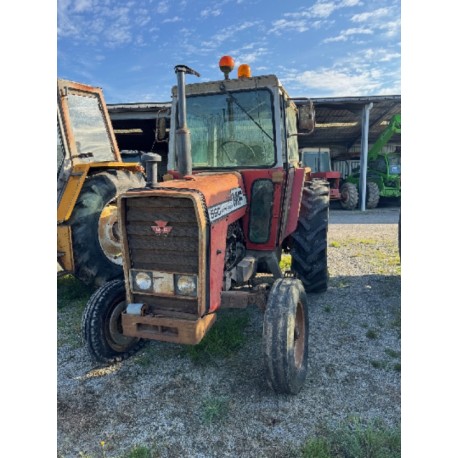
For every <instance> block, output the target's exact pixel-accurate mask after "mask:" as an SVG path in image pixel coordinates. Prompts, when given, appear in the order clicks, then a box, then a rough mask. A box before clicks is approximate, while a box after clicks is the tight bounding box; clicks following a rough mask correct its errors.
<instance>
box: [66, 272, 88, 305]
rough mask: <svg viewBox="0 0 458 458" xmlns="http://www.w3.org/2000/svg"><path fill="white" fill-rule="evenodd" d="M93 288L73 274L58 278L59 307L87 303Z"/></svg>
mask: <svg viewBox="0 0 458 458" xmlns="http://www.w3.org/2000/svg"><path fill="white" fill-rule="evenodd" d="M91 294H92V289H91V288H89V287H88V286H86V285H85V284H84V283H83V282H81V281H80V280H78V279H77V278H76V277H74V276H73V275H64V276H63V277H60V278H58V279H57V308H58V309H62V308H64V307H68V306H69V305H77V306H78V305H80V306H81V305H82V304H84V305H86V302H87V301H88V299H89V297H90V296H91Z"/></svg>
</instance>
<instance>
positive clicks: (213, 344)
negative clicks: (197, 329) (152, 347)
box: [184, 310, 249, 364]
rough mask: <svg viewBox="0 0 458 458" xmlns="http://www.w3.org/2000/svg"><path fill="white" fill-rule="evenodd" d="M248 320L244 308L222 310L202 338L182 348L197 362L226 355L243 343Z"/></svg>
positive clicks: (200, 362) (201, 362)
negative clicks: (195, 343)
mask: <svg viewBox="0 0 458 458" xmlns="http://www.w3.org/2000/svg"><path fill="white" fill-rule="evenodd" d="M248 321H249V318H248V314H247V313H246V311H244V310H223V311H221V312H220V313H219V314H218V320H217V321H216V323H215V324H214V325H213V327H212V328H211V329H210V331H209V332H208V334H207V335H206V336H205V337H204V338H203V340H202V341H201V342H200V343H199V344H198V345H194V346H187V347H185V349H184V350H185V352H186V353H187V354H188V355H189V357H190V358H191V360H192V361H193V362H195V363H198V364H204V363H206V362H207V361H209V360H211V359H212V358H215V357H228V356H230V355H232V354H233V353H235V352H236V351H237V350H239V349H240V348H241V347H242V345H243V344H244V343H245V341H246V336H245V334H244V330H245V328H246V326H247V325H248Z"/></svg>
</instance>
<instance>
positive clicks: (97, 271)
mask: <svg viewBox="0 0 458 458" xmlns="http://www.w3.org/2000/svg"><path fill="white" fill-rule="evenodd" d="M144 186H145V179H144V177H143V175H142V174H141V173H133V172H129V171H127V170H106V171H103V172H100V173H97V174H94V175H90V176H89V177H88V178H87V179H86V181H85V183H84V185H83V188H82V189H81V192H80V195H79V197H78V200H77V201H76V204H75V207H74V209H73V214H72V216H71V218H70V225H71V229H72V245H73V260H74V264H75V269H74V270H75V277H77V278H79V279H80V280H81V281H82V282H84V283H86V284H87V285H89V286H90V287H97V286H101V285H103V284H104V283H106V282H107V281H109V280H113V279H115V278H121V277H122V275H123V270H122V256H121V241H120V239H119V233H118V230H117V213H116V197H117V196H118V195H119V194H121V193H123V192H125V191H127V190H128V189H130V188H142V187H144ZM107 214H109V215H111V216H110V218H107V217H106V216H107ZM102 215H103V216H102ZM107 220H109V222H107ZM101 234H103V235H101ZM107 234H110V235H107Z"/></svg>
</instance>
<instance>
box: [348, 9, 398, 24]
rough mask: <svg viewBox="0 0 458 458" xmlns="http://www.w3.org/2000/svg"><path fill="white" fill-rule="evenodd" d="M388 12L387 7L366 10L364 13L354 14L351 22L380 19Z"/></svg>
mask: <svg viewBox="0 0 458 458" xmlns="http://www.w3.org/2000/svg"><path fill="white" fill-rule="evenodd" d="M389 14H390V9H389V8H379V9H377V10H374V11H366V12H365V13H360V14H355V15H353V16H352V17H351V21H352V22H367V21H371V20H374V19H381V18H384V17H386V16H388V15H389Z"/></svg>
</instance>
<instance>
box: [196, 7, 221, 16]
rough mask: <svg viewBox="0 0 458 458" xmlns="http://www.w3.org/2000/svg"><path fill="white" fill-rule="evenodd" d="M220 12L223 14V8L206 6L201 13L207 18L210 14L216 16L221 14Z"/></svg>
mask: <svg viewBox="0 0 458 458" xmlns="http://www.w3.org/2000/svg"><path fill="white" fill-rule="evenodd" d="M220 14H221V9H219V8H205V9H204V10H202V11H201V12H200V15H201V16H202V17H205V18H206V17H209V16H213V17H216V16H219V15H220Z"/></svg>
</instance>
